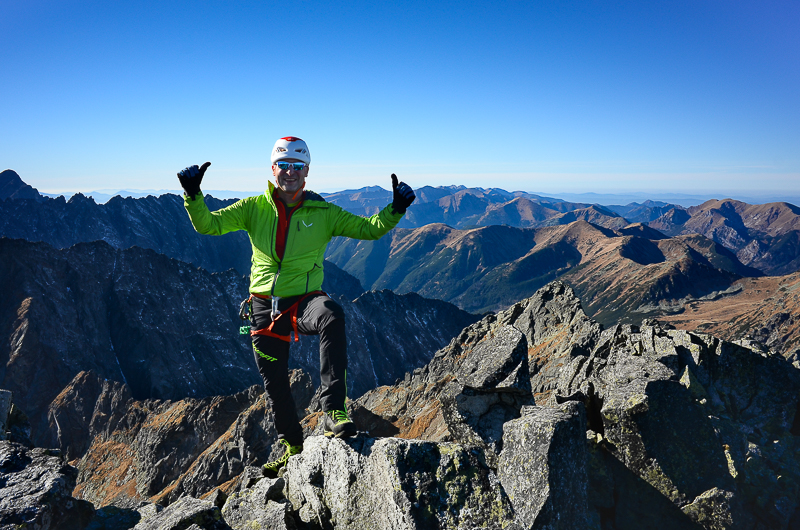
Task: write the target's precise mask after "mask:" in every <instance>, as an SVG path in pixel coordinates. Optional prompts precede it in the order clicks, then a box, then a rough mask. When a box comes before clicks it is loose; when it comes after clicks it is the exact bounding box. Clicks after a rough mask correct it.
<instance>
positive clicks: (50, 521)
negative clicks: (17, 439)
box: [0, 440, 94, 530]
mask: <svg viewBox="0 0 800 530" xmlns="http://www.w3.org/2000/svg"><path fill="white" fill-rule="evenodd" d="M77 474H78V472H77V470H76V469H75V468H74V467H72V466H70V465H68V464H67V463H66V462H65V460H64V457H63V456H62V455H61V454H60V453H59V452H58V451H52V450H48V449H42V448H28V447H26V446H24V445H21V444H18V443H14V442H11V441H7V440H4V441H0V528H3V529H6V528H9V529H10V528H36V529H39V530H82V529H83V528H85V527H86V525H87V524H88V522H89V521H90V520H91V518H92V517H93V515H94V508H93V507H92V505H91V504H90V503H88V502H86V501H81V500H77V499H74V498H73V497H72V488H73V487H74V486H75V479H76V477H77Z"/></svg>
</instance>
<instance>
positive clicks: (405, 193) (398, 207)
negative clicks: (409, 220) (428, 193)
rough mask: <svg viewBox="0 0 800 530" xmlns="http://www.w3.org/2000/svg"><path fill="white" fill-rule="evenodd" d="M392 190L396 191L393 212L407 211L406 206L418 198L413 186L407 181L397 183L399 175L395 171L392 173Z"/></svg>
mask: <svg viewBox="0 0 800 530" xmlns="http://www.w3.org/2000/svg"><path fill="white" fill-rule="evenodd" d="M392 192H393V193H394V198H393V199H392V213H406V208H408V207H409V206H411V203H412V202H414V199H416V198H417V196H416V195H414V190H413V189H412V188H411V186H409V185H408V184H406V183H405V182H401V183H399V184H398V183H397V175H395V174H394V173H392Z"/></svg>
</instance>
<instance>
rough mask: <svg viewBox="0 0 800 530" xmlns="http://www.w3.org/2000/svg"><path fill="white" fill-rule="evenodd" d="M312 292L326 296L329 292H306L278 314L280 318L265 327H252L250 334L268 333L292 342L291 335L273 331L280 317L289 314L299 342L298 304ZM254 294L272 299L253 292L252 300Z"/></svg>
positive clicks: (312, 292)
mask: <svg viewBox="0 0 800 530" xmlns="http://www.w3.org/2000/svg"><path fill="white" fill-rule="evenodd" d="M312 294H324V295H325V296H328V294H327V293H326V292H325V291H311V292H310V293H306V294H304V295H303V296H301V297H300V298H298V299H297V301H296V302H295V303H293V304H292V305H290V306H289V307H288V308H287V309H286V310H285V311H281V314H280V315H278V318H276V319H274V320H273V321H272V322H270V323H269V326H267V327H265V328H262V329H251V330H250V336H251V337H252V336H253V335H266V336H267V337H275V338H276V339H281V340H282V341H285V342H292V339H291V336H290V335H278V334H277V333H275V332H274V331H272V326H274V325H275V322H277V321H278V319H280V318H281V317H282V316H283V315H286V314H288V315H289V316H290V317H291V319H292V330H293V331H294V341H295V342H298V341H299V340H300V337H299V335H300V334H299V333H298V331H297V306H298V305H300V302H302V301H303V300H305V298H306V297H307V296H310V295H312ZM253 296H256V297H258V298H264V299H267V300H269V299H270V297H268V296H264V295H257V294H255V293H253V294H251V295H250V299H251V300H252V298H253Z"/></svg>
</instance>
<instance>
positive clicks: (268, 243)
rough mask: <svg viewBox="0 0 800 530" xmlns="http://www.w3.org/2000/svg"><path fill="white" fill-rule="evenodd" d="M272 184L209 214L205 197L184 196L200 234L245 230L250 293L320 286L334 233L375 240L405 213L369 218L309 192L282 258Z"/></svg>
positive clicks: (295, 217)
mask: <svg viewBox="0 0 800 530" xmlns="http://www.w3.org/2000/svg"><path fill="white" fill-rule="evenodd" d="M274 189H275V187H274V186H273V184H272V182H270V183H269V189H268V190H267V191H265V192H264V193H263V194H262V195H258V196H256V197H248V198H246V199H242V200H240V201H237V202H235V203H233V204H231V205H230V206H228V207H226V208H223V209H221V210H217V211H215V212H211V211H209V210H208V206H206V203H205V201H204V200H203V196H202V194H201V195H197V196H195V200H194V201H193V200H191V199H190V198H188V197H184V201H183V204H184V206H185V207H186V211H187V212H188V213H189V218H190V219H191V220H192V225H193V226H194V229H195V230H197V231H198V232H199V233H201V234H209V235H215V236H218V235H222V234H226V233H228V232H233V231H235V230H247V233H248V235H249V236H250V243H251V244H252V245H253V258H252V263H253V265H252V268H251V271H250V292H251V293H256V294H263V295H275V296H280V297H288V296H296V295H301V294H305V293H308V292H310V291H316V290H319V289H321V288H322V277H323V270H322V266H323V265H322V262H323V259H324V256H325V249H326V248H327V246H328V243H329V242H330V240H331V238H332V237H334V236H345V237H352V238H354V239H378V238H380V237H381V236H383V235H384V234H386V233H387V232H388V231H389V230H391V229H392V228H394V227H395V226H396V225H397V223H399V222H400V219H402V218H403V214H400V213H392V209H391V205H389V206H387V207H386V208H384V209H383V210H381V211H380V212H379V213H377V214H375V215H373V216H372V217H369V218H366V217H360V216H358V215H355V214H352V213H350V212H348V211H346V210H343V209H342V208H341V207H340V206H337V205H336V204H332V203H329V202H325V199H323V198H322V197H320V196H319V195H317V194H316V193H314V192H310V191H307V192H306V193H305V200H304V201H303V204H302V206H300V208H298V209H297V210H296V211H295V212H294V213H293V214H292V218H291V223H290V225H289V228H288V230H287V239H286V250H285V251H284V255H283V260H282V261H281V260H279V259H278V257H277V255H276V254H275V238H276V235H277V230H278V226H277V225H278V210H277V207H276V206H275V201H274V200H273V199H272V192H273V190H274Z"/></svg>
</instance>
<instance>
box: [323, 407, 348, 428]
mask: <svg viewBox="0 0 800 530" xmlns="http://www.w3.org/2000/svg"><path fill="white" fill-rule="evenodd" d="M328 414H330V415H331V419H332V420H333V421H334V423H336V424H337V425H338V424H340V423H344V422H348V421H350V418H349V417H348V416H347V412H345V411H344V410H332V411H330V412H329V413H328Z"/></svg>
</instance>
